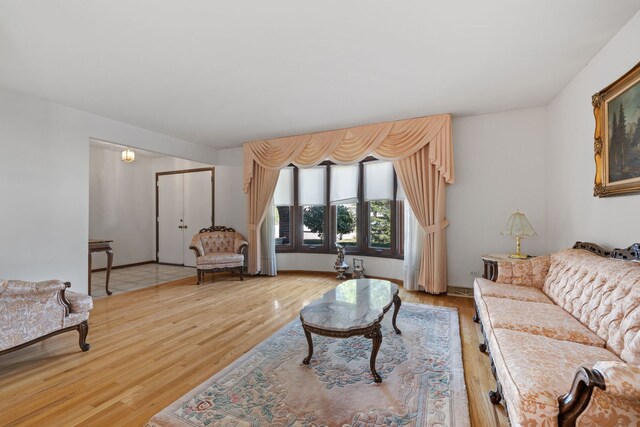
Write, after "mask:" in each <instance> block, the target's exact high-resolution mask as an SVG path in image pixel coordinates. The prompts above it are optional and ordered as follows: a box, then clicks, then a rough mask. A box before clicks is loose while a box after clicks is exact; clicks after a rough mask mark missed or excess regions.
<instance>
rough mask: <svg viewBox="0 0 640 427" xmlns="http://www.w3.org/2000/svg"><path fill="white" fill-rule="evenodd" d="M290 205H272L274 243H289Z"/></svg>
mask: <svg viewBox="0 0 640 427" xmlns="http://www.w3.org/2000/svg"><path fill="white" fill-rule="evenodd" d="M291 210H292V208H291V206H275V207H274V215H273V218H274V221H273V222H274V233H273V235H274V236H275V239H276V245H289V244H291Z"/></svg>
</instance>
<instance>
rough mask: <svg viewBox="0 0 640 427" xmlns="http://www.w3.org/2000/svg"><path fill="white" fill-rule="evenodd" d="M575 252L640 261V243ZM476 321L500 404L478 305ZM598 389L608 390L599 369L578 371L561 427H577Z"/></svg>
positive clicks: (563, 405)
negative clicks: (611, 248) (578, 420)
mask: <svg viewBox="0 0 640 427" xmlns="http://www.w3.org/2000/svg"><path fill="white" fill-rule="evenodd" d="M573 249H584V250H587V251H589V252H592V253H594V254H596V255H599V256H601V257H604V258H614V259H621V260H626V261H640V243H634V244H632V245H631V246H629V247H628V248H615V249H613V250H607V249H605V248H603V247H602V246H599V245H596V244H595V243H590V242H576V243H575V244H574V245H573ZM493 273H494V274H492V277H491V278H488V279H489V280H491V281H494V282H495V281H496V279H497V277H498V268H497V262H496V266H495V269H494V271H493ZM474 305H475V304H474ZM473 321H474V322H476V323H478V324H479V325H480V330H481V331H482V335H483V337H484V342H483V343H480V345H479V346H478V347H479V350H480V351H481V352H483V353H484V352H487V353H488V356H489V361H490V363H491V372H492V373H493V376H494V377H495V379H496V390H495V391H489V400H490V401H491V403H493V404H498V403H500V401H501V400H502V384H501V383H500V380H499V379H498V376H497V374H496V369H495V365H494V362H493V357H492V356H491V349H490V348H489V342H488V340H487V338H486V335H485V333H484V328H483V327H482V322H481V321H480V316H479V315H478V306H477V305H475V315H474V316H473ZM594 387H598V388H600V389H602V390H606V385H605V381H604V376H603V375H602V373H601V372H600V371H598V370H597V369H588V368H585V367H580V369H578V372H576V375H575V377H574V379H573V384H572V385H571V389H570V390H569V392H568V393H566V394H564V395H562V396H559V397H558V403H559V407H558V409H559V413H558V425H559V426H561V427H575V425H576V421H577V419H578V417H579V416H580V414H582V412H584V410H585V409H587V406H589V402H590V400H591V395H592V394H593V388H594ZM503 405H504V406H505V409H506V402H503ZM508 416H509V413H508V412H507V417H508Z"/></svg>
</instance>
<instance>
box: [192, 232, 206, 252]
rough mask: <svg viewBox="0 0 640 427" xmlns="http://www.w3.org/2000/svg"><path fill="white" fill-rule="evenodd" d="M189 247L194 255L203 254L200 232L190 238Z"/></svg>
mask: <svg viewBox="0 0 640 427" xmlns="http://www.w3.org/2000/svg"><path fill="white" fill-rule="evenodd" d="M189 249H191V250H192V251H194V252H195V253H196V257H199V256H203V255H204V247H203V246H202V240H200V233H198V234H196V235H195V236H193V237H192V238H191V244H190V245H189Z"/></svg>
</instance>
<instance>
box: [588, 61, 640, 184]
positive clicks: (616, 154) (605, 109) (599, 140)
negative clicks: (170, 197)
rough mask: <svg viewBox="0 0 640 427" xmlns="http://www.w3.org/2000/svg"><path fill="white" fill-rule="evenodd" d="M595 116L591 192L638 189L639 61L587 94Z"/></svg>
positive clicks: (639, 163) (639, 180)
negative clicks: (593, 176)
mask: <svg viewBox="0 0 640 427" xmlns="http://www.w3.org/2000/svg"><path fill="white" fill-rule="evenodd" d="M591 104H592V105H593V115H594V116H595V119H596V130H595V134H594V151H595V161H596V177H595V185H594V188H593V195H594V196H596V197H607V196H615V195H620V194H626V193H635V192H640V63H638V64H636V66H635V67H633V68H632V69H631V70H629V71H628V72H627V73H626V74H624V75H623V76H622V77H620V78H619V79H618V80H616V81H615V82H613V83H611V84H610V85H609V86H607V87H606V88H604V89H602V90H601V91H600V92H597V93H595V94H594V95H593V96H592V98H591Z"/></svg>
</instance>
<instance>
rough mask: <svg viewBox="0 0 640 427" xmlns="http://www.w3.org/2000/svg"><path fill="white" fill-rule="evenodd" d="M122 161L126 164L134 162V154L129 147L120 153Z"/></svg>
mask: <svg viewBox="0 0 640 427" xmlns="http://www.w3.org/2000/svg"><path fill="white" fill-rule="evenodd" d="M122 161H123V162H127V163H133V162H135V161H136V153H134V152H133V150H131V149H130V148H129V147H127V148H126V149H125V150H124V151H123V152H122Z"/></svg>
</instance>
